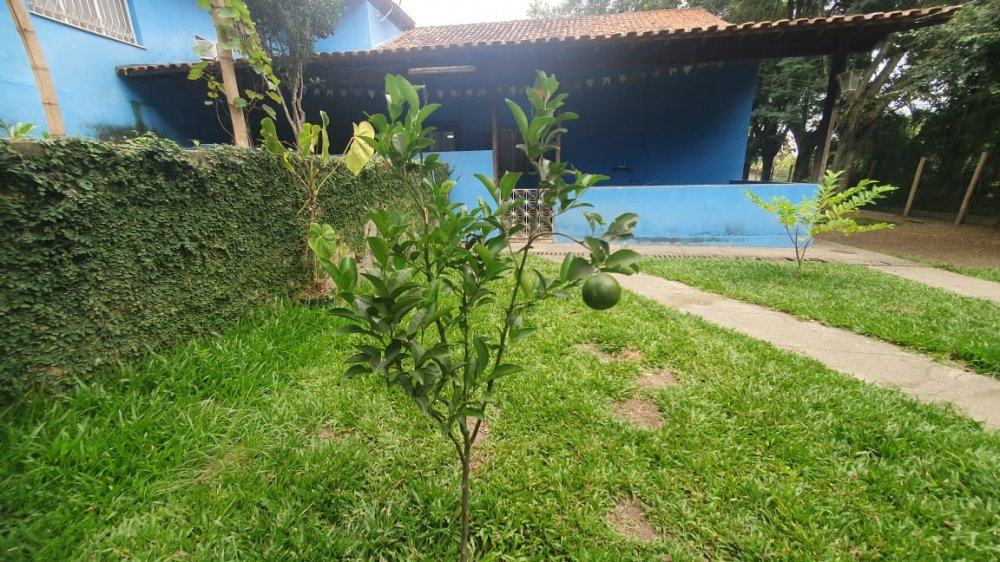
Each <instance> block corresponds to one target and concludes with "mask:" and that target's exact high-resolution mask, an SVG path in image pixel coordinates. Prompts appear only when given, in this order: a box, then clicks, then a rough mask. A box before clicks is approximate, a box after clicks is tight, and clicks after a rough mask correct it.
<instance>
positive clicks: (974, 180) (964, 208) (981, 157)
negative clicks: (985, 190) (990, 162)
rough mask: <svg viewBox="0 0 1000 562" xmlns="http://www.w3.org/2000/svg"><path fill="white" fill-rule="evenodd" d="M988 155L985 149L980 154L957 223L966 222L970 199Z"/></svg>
mask: <svg viewBox="0 0 1000 562" xmlns="http://www.w3.org/2000/svg"><path fill="white" fill-rule="evenodd" d="M987 155H989V152H986V151H985V150H984V151H983V153H982V154H980V155H979V164H976V171H975V172H973V174H972V181H970V182H969V188H968V189H966V190H965V197H964V198H963V199H962V208H960V209H959V210H958V216H957V217H955V224H956V225H959V224H962V223H963V222H965V213H966V212H967V211H968V210H969V201H971V200H972V192H973V191H975V190H976V184H977V183H979V175H980V174H982V173H983V167H984V166H986V156H987Z"/></svg>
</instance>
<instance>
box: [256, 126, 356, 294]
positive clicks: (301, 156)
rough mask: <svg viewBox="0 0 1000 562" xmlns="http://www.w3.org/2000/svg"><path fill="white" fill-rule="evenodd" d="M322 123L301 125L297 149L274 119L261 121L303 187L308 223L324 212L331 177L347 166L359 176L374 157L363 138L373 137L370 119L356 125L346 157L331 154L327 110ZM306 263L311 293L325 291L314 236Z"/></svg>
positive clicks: (273, 148) (270, 147) (268, 145)
mask: <svg viewBox="0 0 1000 562" xmlns="http://www.w3.org/2000/svg"><path fill="white" fill-rule="evenodd" d="M319 116H320V124H319V125H316V124H313V123H302V124H301V126H300V128H299V136H298V140H297V142H296V144H295V147H296V148H295V149H294V150H291V149H289V148H287V147H286V146H285V145H284V144H283V143H282V142H281V140H280V138H279V137H278V131H277V128H276V127H275V124H274V120H273V119H271V118H270V117H265V118H264V119H263V120H262V121H261V136H262V137H263V144H264V148H265V149H266V150H267V151H268V152H270V153H271V154H274V155H276V156H278V157H279V158H281V163H282V165H283V166H284V167H285V169H286V170H288V172H289V173H291V175H292V177H294V178H295V181H296V183H297V184H298V185H299V186H300V187H301V188H302V192H303V195H304V197H305V201H304V202H303V204H302V211H303V212H304V213H305V220H306V224H308V225H313V224H314V223H315V222H316V221H317V220H318V219H319V214H320V211H321V208H320V203H319V198H320V194H321V193H322V191H323V189H324V188H325V187H326V186H327V185H328V184H329V183H330V180H331V179H332V178H333V177H334V176H336V175H337V172H338V171H339V167H340V166H341V165H344V166H346V167H347V169H348V170H350V171H351V173H352V174H354V175H355V176H357V175H358V174H360V173H361V170H363V169H364V167H365V164H366V163H367V162H368V161H369V160H370V159H371V156H372V152H373V150H372V148H371V147H370V146H369V145H368V143H366V142H364V141H363V140H360V139H361V138H362V137H364V138H371V136H372V134H374V130H373V129H372V126H371V125H370V124H369V123H368V122H367V121H364V122H361V123H358V124H355V125H354V136H352V137H351V140H350V141H348V144H347V148H346V149H345V151H344V157H343V158H340V159H336V160H335V159H333V158H332V157H331V156H330V135H329V133H328V132H327V128H328V127H329V125H330V118H329V117H328V116H327V114H326V112H325V111H320V112H319ZM305 241H306V244H305V245H304V246H305V252H306V256H305V257H306V263H308V264H309V265H310V271H311V272H312V282H311V284H310V292H311V293H312V294H316V293H321V292H324V291H323V289H324V286H323V279H322V270H321V269H320V268H319V266H318V263H317V261H316V257H315V255H316V254H314V253H313V243H312V241H311V240H310V235H309V234H308V233H307V234H306V236H305Z"/></svg>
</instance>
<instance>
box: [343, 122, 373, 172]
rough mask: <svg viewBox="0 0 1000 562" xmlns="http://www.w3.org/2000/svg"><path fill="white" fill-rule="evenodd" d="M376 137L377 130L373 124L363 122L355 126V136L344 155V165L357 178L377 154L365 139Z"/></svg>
mask: <svg viewBox="0 0 1000 562" xmlns="http://www.w3.org/2000/svg"><path fill="white" fill-rule="evenodd" d="M374 136H375V129H374V128H372V125H371V123H369V122H367V121H362V122H361V123H355V124H354V136H352V137H351V141H350V143H349V144H348V145H347V151H346V152H345V153H344V165H345V166H347V169H348V170H350V172H351V173H352V174H354V175H355V176H357V175H359V174H361V171H362V170H364V169H365V166H366V165H367V164H368V162H369V161H371V159H372V156H374V154H375V149H374V148H372V146H371V145H370V144H368V142H367V141H365V140H364V139H366V138H372V137H374Z"/></svg>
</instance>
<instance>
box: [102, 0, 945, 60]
mask: <svg viewBox="0 0 1000 562" xmlns="http://www.w3.org/2000/svg"><path fill="white" fill-rule="evenodd" d="M386 1H388V0H386ZM959 8H960V6H941V7H935V8H923V9H913V10H901V11H893V12H875V13H870V14H858V15H853V16H834V17H826V18H803V19H797V20H787V19H785V20H777V21H772V22H767V21H765V22H747V23H741V24H730V23H727V22H725V21H723V20H721V19H719V18H717V17H715V16H713V15H711V14H709V13H708V12H706V11H704V10H701V9H696V8H683V9H677V10H655V11H649V12H631V13H624V14H611V15H606V16H585V17H576V18H556V19H547V20H520V21H508V22H496V23H475V24H463V25H445V26H438V27H417V28H414V29H410V30H408V31H404V32H403V33H401V34H400V35H399V36H397V37H396V38H395V39H393V40H391V41H389V42H388V43H386V44H384V45H382V46H381V47H378V48H376V49H372V50H368V51H347V52H335V53H319V54H318V55H317V58H316V60H317V61H335V60H351V59H354V60H360V59H365V60H368V59H371V60H374V59H378V58H379V57H382V56H385V55H387V54H392V53H398V54H409V53H414V52H424V51H428V52H429V51H438V52H439V51H444V50H450V49H464V48H468V47H473V48H475V47H486V46H493V45H504V46H508V45H530V44H540V43H559V42H567V43H587V42H592V41H621V40H635V39H637V38H638V39H654V38H658V37H666V36H668V35H669V36H670V37H678V38H682V37H689V38H696V37H700V38H712V37H717V38H722V37H726V36H733V35H740V36H750V35H752V34H761V35H764V36H774V38H775V39H777V38H780V37H781V35H782V34H783V33H784V32H785V31H786V30H790V29H795V30H798V31H804V32H809V31H813V32H817V33H818V32H822V31H823V30H824V29H838V28H841V29H847V28H854V29H861V28H867V27H870V26H881V28H882V30H883V32H884V33H886V34H888V33H889V32H892V31H900V30H904V29H911V28H915V27H920V26H922V25H936V24H940V23H944V22H945V21H948V19H950V18H951V16H952V15H954V14H955V12H957V11H958V10H959ZM830 52H832V51H830ZM813 54H815V53H813ZM194 64H195V63H189V62H185V63H172V64H140V65H129V66H119V67H117V72H118V74H119V75H121V76H137V75H143V74H156V73H162V72H182V71H187V70H189V69H190V68H191V66H193V65H194Z"/></svg>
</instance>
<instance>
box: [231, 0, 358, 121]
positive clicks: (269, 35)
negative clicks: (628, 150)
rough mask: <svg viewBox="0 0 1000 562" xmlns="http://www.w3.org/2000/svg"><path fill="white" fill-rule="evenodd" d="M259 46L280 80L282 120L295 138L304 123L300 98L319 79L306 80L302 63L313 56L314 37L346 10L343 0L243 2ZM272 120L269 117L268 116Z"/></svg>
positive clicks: (329, 28) (325, 32)
mask: <svg viewBox="0 0 1000 562" xmlns="http://www.w3.org/2000/svg"><path fill="white" fill-rule="evenodd" d="M246 5H247V8H249V9H250V14H251V16H252V17H253V20H254V23H255V24H256V29H257V33H258V35H259V36H260V44H261V47H262V48H263V49H264V52H266V53H267V55H268V56H269V57H270V59H271V60H272V61H273V63H274V71H275V74H277V75H278V77H279V78H280V79H281V86H282V87H281V88H278V89H277V90H276V92H277V94H278V95H279V96H281V98H282V100H283V103H281V108H282V110H283V113H284V116H285V119H286V120H287V121H288V125H289V126H290V127H291V129H292V134H293V135H295V136H296V137H298V135H299V131H300V130H301V129H302V125H303V124H304V123H305V122H306V112H305V109H303V107H302V98H303V96H304V95H305V92H306V90H307V89H308V88H310V87H317V86H318V84H319V83H320V81H319V80H315V79H314V80H311V81H308V82H307V81H306V79H305V67H306V63H308V62H309V60H310V59H311V58H312V57H313V55H314V50H315V47H316V38H318V37H329V36H330V35H332V34H333V32H334V29H335V28H336V27H337V23H338V22H340V19H341V17H342V16H343V15H344V11H345V9H346V7H347V5H346V2H345V0H246ZM272 117H273V116H272Z"/></svg>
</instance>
